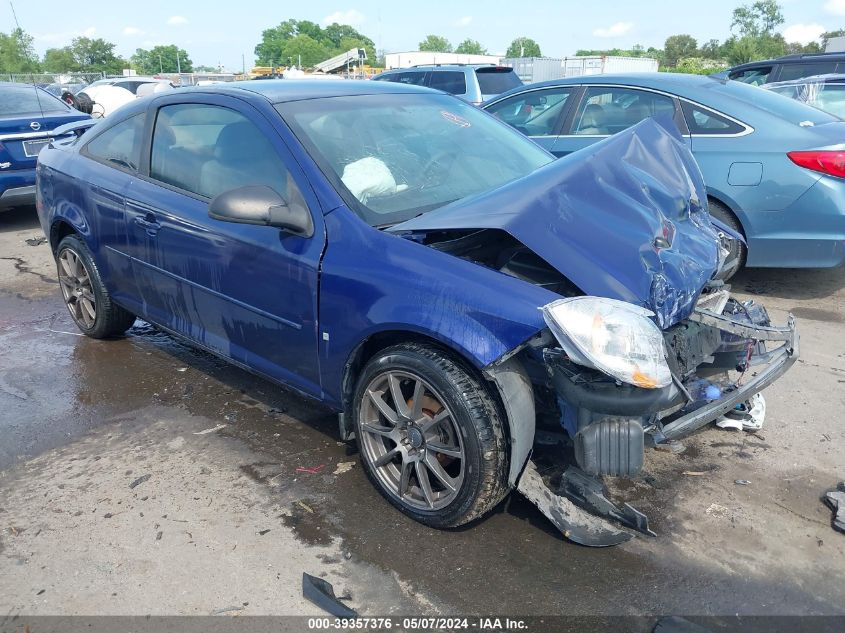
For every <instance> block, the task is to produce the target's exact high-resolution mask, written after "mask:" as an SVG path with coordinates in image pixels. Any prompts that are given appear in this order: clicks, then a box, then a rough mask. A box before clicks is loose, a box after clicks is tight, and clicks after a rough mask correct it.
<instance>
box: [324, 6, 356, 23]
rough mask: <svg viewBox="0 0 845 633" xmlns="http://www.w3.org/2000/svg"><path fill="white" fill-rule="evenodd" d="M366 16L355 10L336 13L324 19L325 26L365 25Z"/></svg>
mask: <svg viewBox="0 0 845 633" xmlns="http://www.w3.org/2000/svg"><path fill="white" fill-rule="evenodd" d="M364 20H365V18H364V14H363V13H361V12H360V11H356V10H355V9H349V10H348V11H335V12H334V13H331V14H329V15H327V16H326V17H324V18H323V24H334V23H335V22H337V23H338V24H348V25H349V26H358V25H359V24H363V23H364Z"/></svg>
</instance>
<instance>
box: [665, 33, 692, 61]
mask: <svg viewBox="0 0 845 633" xmlns="http://www.w3.org/2000/svg"><path fill="white" fill-rule="evenodd" d="M697 54H698V42H697V41H696V39H695V38H694V37H692V36H691V35H671V36H669V37H667V38H666V43H665V44H664V45H663V56H664V57H663V59H664V62H665V63H666V64H667V65H668V66H676V65H677V64H678V60H679V59H683V58H685V57H696V56H697Z"/></svg>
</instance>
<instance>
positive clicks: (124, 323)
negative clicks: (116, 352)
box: [56, 234, 135, 338]
mask: <svg viewBox="0 0 845 633" xmlns="http://www.w3.org/2000/svg"><path fill="white" fill-rule="evenodd" d="M56 268H57V273H58V277H59V287H60V288H61V290H62V298H63V299H64V301H65V305H66V306H67V309H68V312H70V316H71V318H72V319H73V321H74V323H75V324H76V327H78V328H79V329H80V330H81V331H82V333H83V334H85V336H90V337H91V338H110V337H112V336H120V335H121V334H123V333H124V332H126V330H128V329H129V328H130V327H131V326H132V324H133V323H134V322H135V315H133V314H132V313H131V312H129V311H128V310H125V309H124V308H121V307H120V306H119V305H117V304H116V303H115V302H114V301H112V298H111V295H110V294H109V292H108V290H107V289H106V287H105V285H104V284H103V280H102V278H101V277H100V271H99V269H98V268H97V264H96V263H95V262H94V258H93V257H92V256H91V251H90V250H89V249H88V246H86V244H85V242H84V241H82V239H81V238H80V237H79V236H78V235H75V234H71V235H66V236H65V237H64V238H62V241H61V242H59V245H58V248H57V249H56Z"/></svg>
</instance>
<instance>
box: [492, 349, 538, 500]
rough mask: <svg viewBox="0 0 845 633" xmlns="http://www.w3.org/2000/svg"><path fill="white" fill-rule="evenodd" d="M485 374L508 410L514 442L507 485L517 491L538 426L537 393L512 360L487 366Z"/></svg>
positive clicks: (523, 371)
mask: <svg viewBox="0 0 845 633" xmlns="http://www.w3.org/2000/svg"><path fill="white" fill-rule="evenodd" d="M483 372H484V375H485V377H486V378H487V379H488V380H490V381H491V382H493V383H494V384H495V385H496V388H497V389H498V391H499V396H500V397H501V399H502V404H503V405H504V407H505V415H506V416H507V424H508V429H509V431H510V442H511V454H510V471H509V472H508V483H509V484H510V485H511V486H512V487H516V483H517V481H518V480H519V476H520V475H521V474H522V471H523V469H524V468H525V465H526V463H528V459H529V457H530V456H531V449H532V447H533V446H534V432H535V430H536V426H537V418H536V411H535V408H534V390H533V388H532V387H531V381H530V380H529V378H528V374H527V373H526V371H525V368H524V367H523V366H522V363H521V362H520V361H519V360H518V359H516V358H514V357H513V356H511V357H510V358H508V359H507V360H505V361H504V362H497V363H493V364H491V365H488V366H487V367H485V368H484V370H483Z"/></svg>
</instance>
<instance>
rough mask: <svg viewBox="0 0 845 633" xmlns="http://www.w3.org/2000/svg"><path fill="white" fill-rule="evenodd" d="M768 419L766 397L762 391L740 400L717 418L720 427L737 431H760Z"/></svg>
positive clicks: (717, 424)
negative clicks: (731, 408) (742, 400)
mask: <svg viewBox="0 0 845 633" xmlns="http://www.w3.org/2000/svg"><path fill="white" fill-rule="evenodd" d="M765 419H766V399H765V398H764V397H763V394H762V393H755V394H754V395H753V396H751V397H750V398H749V399H748V400H746V401H744V402H740V403H739V404H737V405H736V407H734V408H733V410H731V411H728V412H727V413H726V414H725V415H724V416H722V417H721V418H719V419H718V420H716V426H718V427H719V428H720V429H731V430H735V431H751V432H753V431H759V430H760V429H762V428H763V422H764V421H765Z"/></svg>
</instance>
